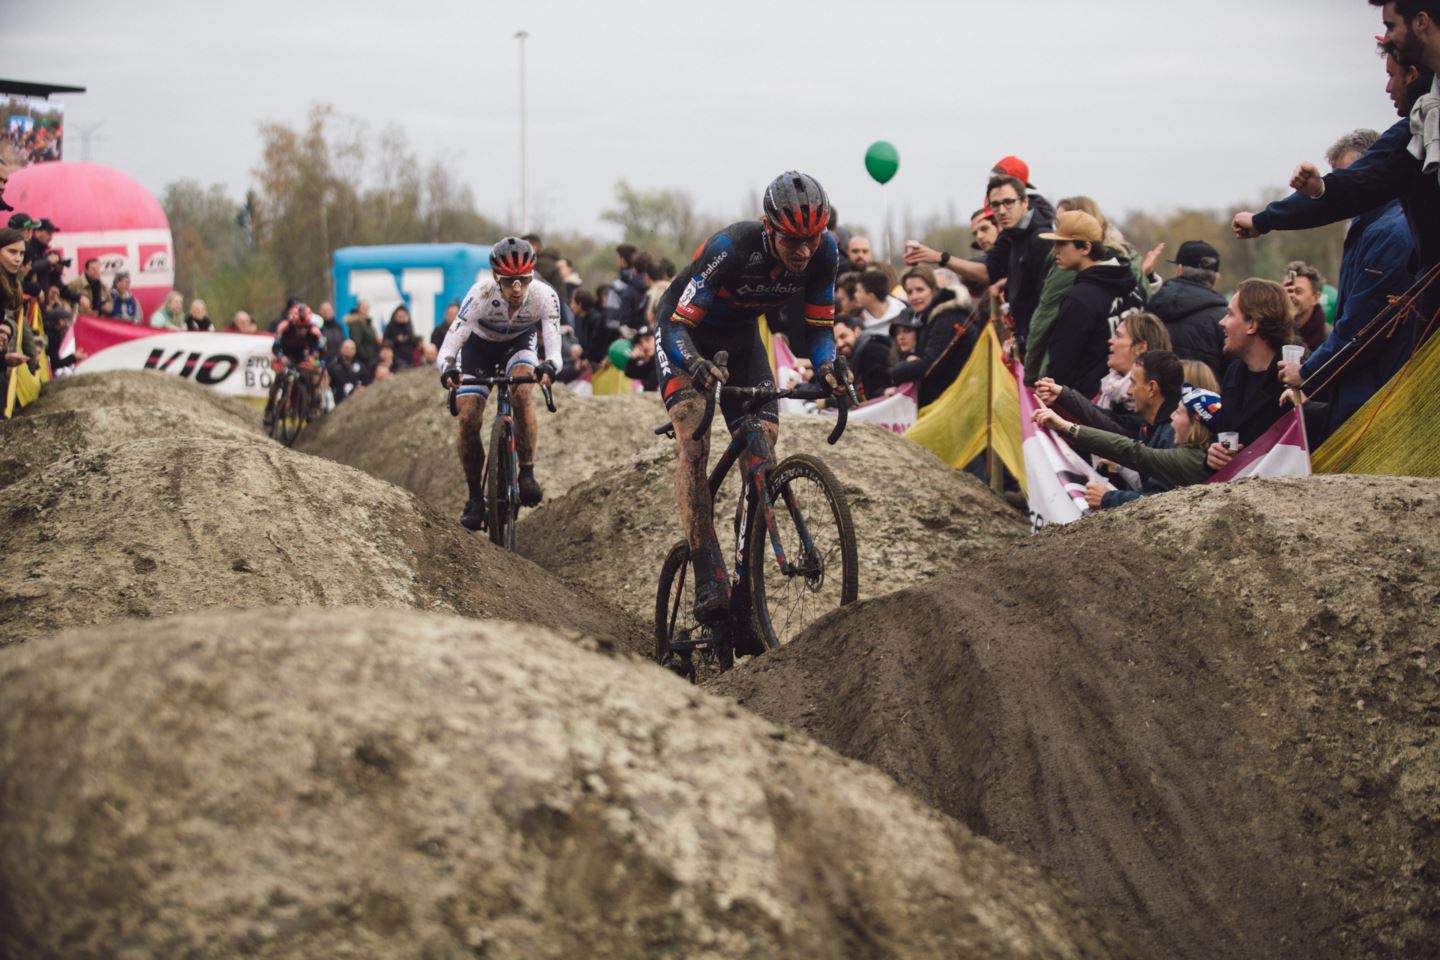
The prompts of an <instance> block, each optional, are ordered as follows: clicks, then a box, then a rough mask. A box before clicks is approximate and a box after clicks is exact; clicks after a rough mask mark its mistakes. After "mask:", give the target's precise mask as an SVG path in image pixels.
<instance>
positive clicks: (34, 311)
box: [27, 299, 55, 383]
mask: <svg viewBox="0 0 1440 960" xmlns="http://www.w3.org/2000/svg"><path fill="white" fill-rule="evenodd" d="M27 305H28V308H29V322H30V329H31V330H33V331H34V332H35V339H36V340H39V341H40V344H41V347H40V359H39V370H38V371H37V372H36V376H37V377H39V379H40V382H41V383H49V382H50V381H51V380H54V379H55V376H54V374H52V373H51V372H50V351H49V350H47V349H46V346H47V345H46V343H45V321H44V319H43V318H42V317H41V315H40V301H38V300H35V299H31V300H30V301H28V304H27Z"/></svg>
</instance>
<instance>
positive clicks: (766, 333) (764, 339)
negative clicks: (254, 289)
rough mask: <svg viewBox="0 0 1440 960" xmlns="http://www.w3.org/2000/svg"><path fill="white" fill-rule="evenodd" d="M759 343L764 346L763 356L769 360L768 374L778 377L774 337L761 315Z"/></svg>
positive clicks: (768, 322) (768, 323)
mask: <svg viewBox="0 0 1440 960" xmlns="http://www.w3.org/2000/svg"><path fill="white" fill-rule="evenodd" d="M760 342H761V343H763V344H764V345H765V356H767V357H769V358H770V372H771V373H773V374H775V376H777V377H778V376H780V370H779V368H777V367H776V366H775V336H774V334H772V333H771V332H770V321H769V319H767V318H766V317H765V316H764V315H763V314H762V315H761V316H760Z"/></svg>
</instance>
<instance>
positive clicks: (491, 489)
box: [449, 374, 555, 551]
mask: <svg viewBox="0 0 1440 960" xmlns="http://www.w3.org/2000/svg"><path fill="white" fill-rule="evenodd" d="M465 380H466V382H465V383H464V384H462V385H461V386H459V387H456V388H454V389H452V390H451V391H450V400H449V406H450V415H451V416H452V417H458V416H459V415H460V408H459V405H458V404H457V403H456V400H458V399H459V398H460V397H466V396H478V397H480V398H481V399H484V394H485V391H484V388H485V387H494V388H495V390H494V397H495V422H494V423H493V424H492V425H491V427H490V447H489V449H488V450H487V451H486V456H485V528H486V531H487V532H488V533H489V535H490V542H491V543H493V544H495V545H496V546H500V547H504V548H505V549H506V550H510V551H514V549H515V521H516V519H517V518H518V517H519V516H520V461H519V459H518V458H517V457H516V455H515V417H514V414H513V412H512V409H511V405H510V388H511V387H513V386H518V385H519V384H522V383H538V382H539V381H538V380H537V379H536V378H535V376H534V375H533V374H527V375H525V376H521V377H514V376H508V375H506V376H498V377H497V376H488V377H466V378H465ZM540 390H541V392H542V393H544V395H545V409H547V410H549V411H550V412H551V413H554V412H555V397H554V395H553V394H552V393H551V392H550V385H549V384H540Z"/></svg>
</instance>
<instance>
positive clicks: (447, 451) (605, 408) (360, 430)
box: [296, 370, 665, 517]
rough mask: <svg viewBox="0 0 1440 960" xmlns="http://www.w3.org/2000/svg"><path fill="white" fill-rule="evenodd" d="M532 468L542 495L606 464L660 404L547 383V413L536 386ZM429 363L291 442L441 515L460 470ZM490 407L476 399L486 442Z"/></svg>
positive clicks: (452, 498) (455, 493)
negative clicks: (550, 395) (550, 404)
mask: <svg viewBox="0 0 1440 960" xmlns="http://www.w3.org/2000/svg"><path fill="white" fill-rule="evenodd" d="M535 397H536V410H537V414H536V415H537V416H538V417H539V433H540V440H539V446H538V447H537V449H536V455H535V470H536V476H537V477H539V479H540V481H541V483H542V484H543V485H544V487H545V495H546V496H547V497H549V498H551V499H555V498H558V497H560V496H563V495H564V493H565V492H566V491H567V490H569V489H570V488H571V487H573V486H575V485H576V484H578V483H581V482H582V481H584V480H586V479H588V478H589V477H591V476H593V475H594V474H595V473H596V472H597V471H599V470H601V469H603V468H605V467H607V466H609V465H610V464H612V463H615V462H619V461H624V460H626V459H628V458H629V457H630V456H631V455H632V454H634V453H636V452H638V451H640V450H644V449H646V448H648V447H651V446H653V445H655V443H656V442H657V438H656V436H655V434H654V432H653V428H654V427H655V425H656V424H659V423H661V422H663V421H664V419H665V411H664V408H663V407H662V406H661V405H660V401H659V399H658V398H657V396H656V395H655V394H653V393H651V394H617V395H615V396H607V397H578V396H575V395H573V394H571V393H570V392H569V391H568V390H566V389H565V388H563V387H556V389H555V413H554V414H551V413H549V412H548V411H547V410H546V409H545V406H544V404H543V403H542V402H540V396H539V394H538V393H536V395H535ZM444 399H445V392H444V391H443V390H442V389H440V384H439V382H438V381H437V379H436V376H435V374H434V372H433V371H429V370H407V371H405V372H404V373H402V374H400V375H399V376H397V377H395V378H393V379H391V380H388V381H386V382H384V383H381V384H378V385H376V386H373V387H367V388H366V389H365V390H364V391H362V392H361V393H358V394H355V395H354V396H352V397H350V398H349V399H347V400H346V401H345V402H344V403H342V404H340V406H339V407H337V408H336V409H335V411H334V412H333V413H331V414H329V415H328V416H326V417H325V418H324V419H322V420H321V421H320V422H319V423H317V424H316V425H315V426H314V428H313V429H310V430H307V431H306V432H305V433H304V434H302V435H301V437H300V439H299V440H297V441H296V448H297V449H300V450H303V451H305V452H306V453H313V454H315V455H316V456H319V457H327V458H329V459H331V460H335V461H337V462H339V463H344V464H348V465H349V466H352V467H356V468H357V469H360V470H364V471H365V472H366V473H368V474H370V475H371V476H374V477H379V478H380V479H381V480H388V481H389V482H391V483H394V484H397V485H399V486H402V487H404V488H405V489H407V490H409V491H411V492H412V493H414V494H415V495H416V496H418V497H419V498H420V499H422V500H424V501H426V502H427V503H429V504H431V505H432V506H434V507H436V508H437V509H438V510H439V511H440V512H441V513H443V514H445V515H446V516H452V515H453V516H455V517H458V516H460V511H461V510H463V509H464V507H465V498H466V496H467V488H466V485H465V473H464V471H463V470H461V468H460V460H459V457H458V455H457V454H456V452H455V437H456V428H457V421H456V420H455V418H453V417H451V416H450V413H449V411H448V410H447V409H445V407H444V406H443V402H444ZM494 411H495V405H494V404H493V403H490V404H487V405H486V410H485V426H484V428H483V430H482V434H481V435H482V437H483V442H484V443H485V444H486V445H487V446H488V444H489V442H490V423H491V420H492V417H493V415H494Z"/></svg>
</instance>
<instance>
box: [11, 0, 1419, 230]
mask: <svg viewBox="0 0 1440 960" xmlns="http://www.w3.org/2000/svg"><path fill="white" fill-rule="evenodd" d="M522 28H523V29H525V30H527V31H529V33H530V40H529V41H528V45H527V64H528V90H527V93H528V116H529V144H530V151H529V155H530V163H529V170H530V210H531V220H532V225H534V224H541V225H549V226H552V227H560V228H577V229H581V230H585V231H588V232H594V233H604V234H605V235H610V234H612V233H613V228H611V227H608V226H606V225H602V224H601V223H600V221H599V219H598V218H599V214H600V212H601V211H602V210H604V209H606V207H607V206H609V205H610V204H611V202H612V199H613V196H614V185H615V182H616V181H617V180H618V179H620V178H622V177H623V178H625V179H627V180H629V181H630V182H631V183H632V184H634V185H636V186H639V187H642V188H660V187H669V188H679V189H683V190H685V191H687V192H689V193H690V194H691V196H692V197H694V199H695V201H696V205H697V207H698V208H699V209H700V210H701V211H702V212H704V213H709V214H714V215H716V216H719V217H724V218H727V219H737V218H739V217H740V216H742V215H745V216H748V215H751V214H753V213H756V212H758V211H751V210H749V209H747V207H748V201H749V198H750V197H752V196H755V195H757V194H758V192H759V190H760V189H761V188H762V187H763V186H764V184H765V183H767V182H768V181H769V180H770V178H772V177H773V176H775V175H776V174H777V173H779V172H781V171H782V170H784V169H786V168H791V167H793V168H797V169H800V170H804V171H806V172H808V173H812V174H814V175H815V176H816V177H818V178H819V180H820V181H821V183H823V184H824V185H825V187H826V189H827V190H828V191H829V192H830V195H831V198H832V200H833V201H834V203H835V204H836V206H837V207H838V208H839V210H840V213H841V218H842V220H843V221H845V222H846V223H848V224H851V225H855V224H857V223H858V224H861V225H865V226H868V227H872V228H873V227H878V226H879V224H880V222H881V217H882V213H881V211H882V202H883V201H882V197H881V190H880V188H879V187H878V186H876V185H875V184H874V183H873V182H872V181H871V180H870V179H869V177H868V176H867V174H866V173H865V169H864V164H863V156H864V152H865V148H866V146H867V145H868V144H869V143H871V142H872V141H874V140H877V139H886V140H890V141H891V142H893V143H894V144H895V145H896V146H897V147H898V148H899V151H900V157H901V166H900V172H899V175H898V176H897V177H896V179H895V180H894V181H892V182H891V184H890V186H889V187H887V188H886V190H887V191H888V193H889V203H890V208H891V210H892V211H893V212H894V215H895V217H896V220H897V223H898V220H899V217H900V216H901V215H902V214H903V212H904V211H905V210H906V209H907V208H908V209H909V210H910V211H911V212H912V214H913V215H915V216H916V217H917V218H922V217H923V216H925V215H926V214H927V213H930V212H944V211H945V210H946V209H947V208H950V207H953V208H954V209H955V210H956V211H957V212H958V213H959V214H960V215H961V216H965V215H968V213H969V212H970V210H971V209H972V208H973V207H975V206H976V205H977V202H978V201H979V200H980V198H981V195H982V193H983V189H984V181H985V178H986V175H987V173H988V170H989V168H990V166H991V164H992V163H993V162H994V161H995V160H997V159H998V158H999V157H1001V156H1003V155H1005V154H1011V153H1013V154H1017V155H1018V156H1020V157H1022V158H1024V159H1025V160H1026V161H1028V162H1029V164H1030V169H1031V171H1032V180H1033V182H1034V183H1035V184H1036V186H1037V187H1038V188H1039V189H1040V190H1041V191H1042V192H1043V193H1045V194H1047V195H1048V196H1050V197H1051V198H1052V199H1055V198H1058V197H1061V196H1065V195H1069V194H1077V193H1087V194H1090V195H1091V196H1093V197H1095V198H1096V199H1097V200H1098V201H1099V202H1100V204H1101V206H1102V207H1104V208H1105V209H1106V210H1107V211H1110V212H1112V213H1115V214H1117V215H1118V214H1122V213H1124V212H1126V211H1129V210H1138V209H1145V210H1159V209H1165V208H1172V207H1177V206H1192V207H1194V206H1198V207H1226V208H1228V207H1230V206H1231V205H1232V204H1233V203H1235V202H1236V201H1239V200H1241V199H1243V198H1247V197H1259V196H1260V195H1261V193H1262V191H1264V190H1265V189H1267V188H1274V187H1278V186H1280V185H1282V184H1283V182H1284V181H1285V180H1286V179H1287V178H1288V176H1289V171H1290V169H1291V167H1292V166H1293V165H1294V164H1295V163H1296V162H1297V161H1299V160H1302V159H1313V160H1316V161H1317V162H1318V161H1321V160H1323V151H1324V149H1325V147H1327V146H1328V145H1329V144H1330V143H1331V142H1332V141H1333V140H1334V139H1335V138H1336V137H1337V136H1338V135H1339V134H1341V133H1343V132H1345V131H1347V130H1350V129H1353V128H1355V127H1360V126H1369V127H1374V128H1376V129H1382V130H1383V129H1384V128H1385V127H1386V126H1388V125H1389V124H1391V123H1393V122H1394V120H1395V119H1396V118H1395V115H1394V113H1393V111H1392V109H1391V106H1390V103H1389V100H1388V99H1387V98H1386V96H1385V93H1384V82H1385V76H1384V67H1383V64H1382V62H1381V61H1380V60H1379V59H1378V58H1377V57H1376V56H1375V54H1374V46H1375V44H1374V41H1373V36H1374V35H1375V34H1376V33H1379V32H1380V31H1381V28H1380V14H1379V10H1378V9H1377V8H1374V7H1371V6H1369V4H1367V3H1366V2H1365V0H1307V2H1305V3H1303V4H1295V3H1256V2H1253V0H1209V2H1207V3H1194V2H1184V3H1181V2H1178V0H1100V2H1089V3H1085V2H1073V0H1011V2H1007V3H999V2H994V0H984V2H980V0H889V2H859V0H829V2H825V3H819V2H809V0H805V2H800V0H720V2H712V3H706V4H699V3H695V2H693V0H689V2H687V0H672V2H668V3H662V2H653V0H640V2H631V3H624V2H621V3H604V2H593V0H549V2H543V3H539V2H537V3H519V2H508V3H494V2H491V0H483V2H479V0H475V2H462V0H443V2H441V0H411V2H408V3H401V2H395V0H387V2H371V0H347V2H343V3H342V2H320V0H288V2H277V0H241V2H234V0H227V2H223V3H221V2H214V0H188V2H176V0H166V2H153V0H132V2H130V3H127V4H122V5H116V4H113V3H101V2H98V0H66V2H65V3H61V4H44V3H31V2H21V0H0V77H4V78H7V79H19V80H32V81H45V82H54V83H61V84H73V85H77V86H84V87H86V88H88V92H87V93H85V94H83V95H68V96H65V97H64V98H63V99H64V102H65V109H66V125H67V128H68V129H67V137H66V143H65V151H66V158H67V159H76V160H78V159H81V158H82V157H81V136H80V134H81V131H82V130H83V129H84V128H85V127H87V126H91V125H93V124H97V123H101V122H102V121H103V126H101V127H99V128H98V129H97V130H96V131H95V132H94V140H93V142H92V144H91V153H92V159H94V160H96V161H98V162H102V163H106V164H109V165H111V166H115V167H119V168H121V169H123V170H125V171H127V172H129V173H130V174H132V175H133V176H135V177H136V178H137V179H139V180H140V181H141V182H142V183H144V184H145V185H146V186H147V187H149V188H150V189H152V190H154V191H156V192H157V193H158V192H159V191H160V189H161V188H162V187H163V186H164V185H165V184H166V183H168V182H170V181H172V180H178V179H182V178H189V179H194V180H199V181H201V182H203V183H206V184H209V183H221V184H224V185H225V186H226V188H227V189H228V190H230V191H231V192H232V193H233V195H234V196H236V197H237V198H239V197H240V196H242V195H243V193H244V190H245V188H246V187H247V186H248V185H249V183H250V181H251V174H250V170H251V168H252V167H253V166H254V165H255V164H256V162H257V161H258V159H259V149H258V144H257V138H256V126H257V124H259V123H261V122H263V121H280V122H285V123H291V124H299V123H300V122H301V121H302V120H303V118H304V116H305V114H306V112H307V110H308V108H309V107H310V105H311V104H313V103H317V102H324V103H330V104H333V105H334V106H335V108H336V109H337V110H338V111H339V112H340V113H342V114H344V115H346V116H350V117H354V118H359V119H361V120H363V121H365V122H367V123H368V124H370V125H371V128H372V129H373V130H375V131H377V132H378V130H379V129H380V128H381V127H382V126H384V125H385V124H386V123H389V122H392V121H393V122H396V123H399V124H401V125H402V126H403V127H404V129H405V130H406V131H407V133H408V135H409V137H410V140H411V144H412V147H413V149H414V151H415V153H416V154H417V155H418V156H419V157H420V158H421V159H422V160H428V159H430V158H435V157H438V158H440V159H443V160H445V161H447V162H448V163H449V164H450V165H451V166H452V167H453V168H454V169H455V170H457V171H458V172H459V173H460V174H461V175H462V176H463V177H465V178H466V179H467V180H468V181H469V183H470V184H471V185H472V186H473V187H474V189H475V194H476V197H477V199H478V201H479V205H480V207H481V209H482V211H484V212H486V213H488V214H490V215H492V216H496V217H498V218H504V217H505V215H506V214H507V212H513V213H514V214H515V219H516V220H517V221H518V212H519V194H520V172H519V171H520V151H519V145H518V140H519V133H518V131H519V66H518V64H519V61H518V49H517V47H518V45H517V42H516V41H515V40H514V39H513V36H514V34H515V32H516V31H517V30H519V29H522ZM472 239H473V240H475V241H479V242H484V241H488V240H490V239H492V238H487V237H475V238H472ZM895 239H896V242H897V243H898V242H899V240H900V239H901V238H899V237H896V238H895Z"/></svg>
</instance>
